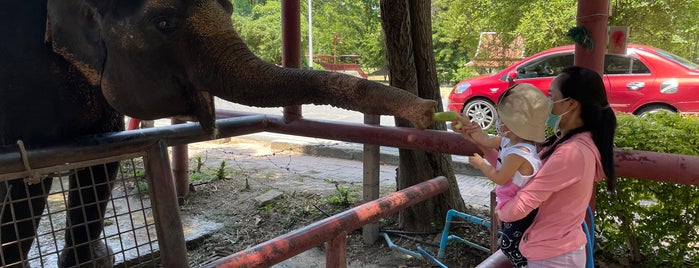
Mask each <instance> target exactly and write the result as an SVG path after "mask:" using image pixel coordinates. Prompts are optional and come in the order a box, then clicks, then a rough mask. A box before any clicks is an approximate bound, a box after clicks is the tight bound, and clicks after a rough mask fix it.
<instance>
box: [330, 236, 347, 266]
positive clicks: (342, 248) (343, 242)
mask: <svg viewBox="0 0 699 268" xmlns="http://www.w3.org/2000/svg"><path fill="white" fill-rule="evenodd" d="M325 267H326V268H347V231H344V232H341V233H339V234H338V235H337V236H335V238H333V239H330V241H328V247H327V249H326V251H325Z"/></svg>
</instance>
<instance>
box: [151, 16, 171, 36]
mask: <svg viewBox="0 0 699 268" xmlns="http://www.w3.org/2000/svg"><path fill="white" fill-rule="evenodd" d="M155 22H156V23H155V25H156V27H158V30H160V31H161V32H163V33H165V34H169V33H172V32H173V31H174V30H175V24H174V23H172V21H170V20H168V19H167V18H164V17H161V18H158V19H157V20H155Z"/></svg>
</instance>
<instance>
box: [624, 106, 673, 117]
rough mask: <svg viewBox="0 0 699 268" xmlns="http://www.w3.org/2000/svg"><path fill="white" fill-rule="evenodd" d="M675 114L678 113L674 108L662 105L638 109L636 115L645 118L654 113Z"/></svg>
mask: <svg viewBox="0 0 699 268" xmlns="http://www.w3.org/2000/svg"><path fill="white" fill-rule="evenodd" d="M662 112H665V113H674V112H677V111H676V110H675V109H674V108H672V107H670V106H667V105H662V104H651V105H648V106H645V107H643V108H641V109H638V110H637V111H636V112H635V113H634V114H636V115H640V116H644V115H647V114H652V113H662Z"/></svg>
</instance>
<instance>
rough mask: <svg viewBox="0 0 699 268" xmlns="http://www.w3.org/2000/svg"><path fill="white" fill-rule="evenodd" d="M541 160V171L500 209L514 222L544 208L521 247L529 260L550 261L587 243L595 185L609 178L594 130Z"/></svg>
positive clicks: (527, 232)
mask: <svg viewBox="0 0 699 268" xmlns="http://www.w3.org/2000/svg"><path fill="white" fill-rule="evenodd" d="M542 151H545V149H544V150H542ZM542 161H543V166H542V167H541V170H539V172H538V173H537V174H536V175H535V176H534V177H533V178H532V179H531V180H529V183H528V184H526V185H525V186H524V187H523V188H522V189H521V190H520V191H519V192H518V193H517V195H516V196H515V198H514V199H512V200H510V201H509V202H507V203H505V204H504V205H503V206H502V207H501V208H500V209H498V214H499V217H500V219H502V220H503V221H508V222H512V221H516V220H519V219H521V218H523V217H525V216H526V215H527V214H529V212H531V211H532V210H534V209H535V208H537V207H538V208H539V212H538V213H537V215H536V218H535V219H534V223H533V224H532V225H531V227H529V229H527V231H526V232H524V236H523V238H522V241H521V242H520V245H519V248H520V251H521V252H522V255H524V257H526V258H527V259H530V260H543V259H548V258H551V257H555V256H559V255H561V254H564V253H567V252H570V251H572V250H575V249H579V248H581V247H582V246H583V245H585V243H586V241H587V239H586V237H585V233H583V230H582V227H581V224H582V222H583V221H584V220H585V213H586V210H587V206H588V204H589V203H590V197H591V196H592V191H593V185H594V184H593V182H594V181H598V180H601V179H603V178H604V171H603V169H602V164H601V162H600V156H599V151H598V150H597V147H596V146H595V144H594V142H593V141H592V136H591V134H590V133H589V132H585V133H580V134H577V135H575V136H573V137H571V138H570V139H569V140H567V141H566V142H564V143H562V144H560V145H558V147H557V148H556V151H554V152H553V154H552V155H551V156H549V157H548V158H547V159H546V160H542Z"/></svg>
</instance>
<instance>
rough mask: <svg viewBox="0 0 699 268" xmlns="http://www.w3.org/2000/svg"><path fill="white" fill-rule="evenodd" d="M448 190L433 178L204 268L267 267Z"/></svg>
mask: <svg viewBox="0 0 699 268" xmlns="http://www.w3.org/2000/svg"><path fill="white" fill-rule="evenodd" d="M448 188H449V182H448V181H447V178H445V177H436V178H434V179H431V180H428V181H425V182H422V183H419V184H416V185H413V186H411V187H408V188H405V189H403V190H401V191H398V192H395V193H393V194H391V195H388V196H385V197H383V198H380V199H377V200H374V201H371V202H368V203H364V204H362V205H360V206H357V207H354V208H352V209H350V210H346V211H345V212H342V213H340V214H337V215H335V216H332V217H329V218H325V219H323V220H320V221H317V222H315V223H312V224H310V225H308V226H306V227H303V228H300V229H297V230H295V231H292V232H290V233H287V234H285V235H282V236H279V237H277V238H274V239H272V240H269V241H267V242H264V243H261V244H258V245H257V246H254V247H252V248H249V249H247V250H244V251H240V252H238V253H235V254H233V255H231V256H228V257H225V258H222V259H220V260H218V261H216V262H215V263H213V264H211V265H209V266H207V267H241V268H242V267H269V266H271V265H273V264H276V263H279V262H281V261H283V260H286V259H288V258H290V257H292V256H294V255H297V254H299V253H301V252H304V251H306V250H308V249H310V248H312V247H315V246H318V245H320V244H321V243H323V242H325V241H329V240H331V239H334V238H336V237H337V236H338V235H340V234H342V233H343V232H347V231H352V230H355V229H357V228H359V227H361V226H362V225H365V224H367V223H372V222H375V221H377V220H379V219H380V218H383V217H387V216H389V215H391V214H393V213H395V212H397V211H399V210H401V209H404V208H406V207H409V206H412V205H415V204H417V203H419V202H422V201H424V200H426V199H428V198H431V197H433V196H435V195H437V194H440V193H442V192H444V191H446V190H447V189H448ZM326 261H327V260H326Z"/></svg>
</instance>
